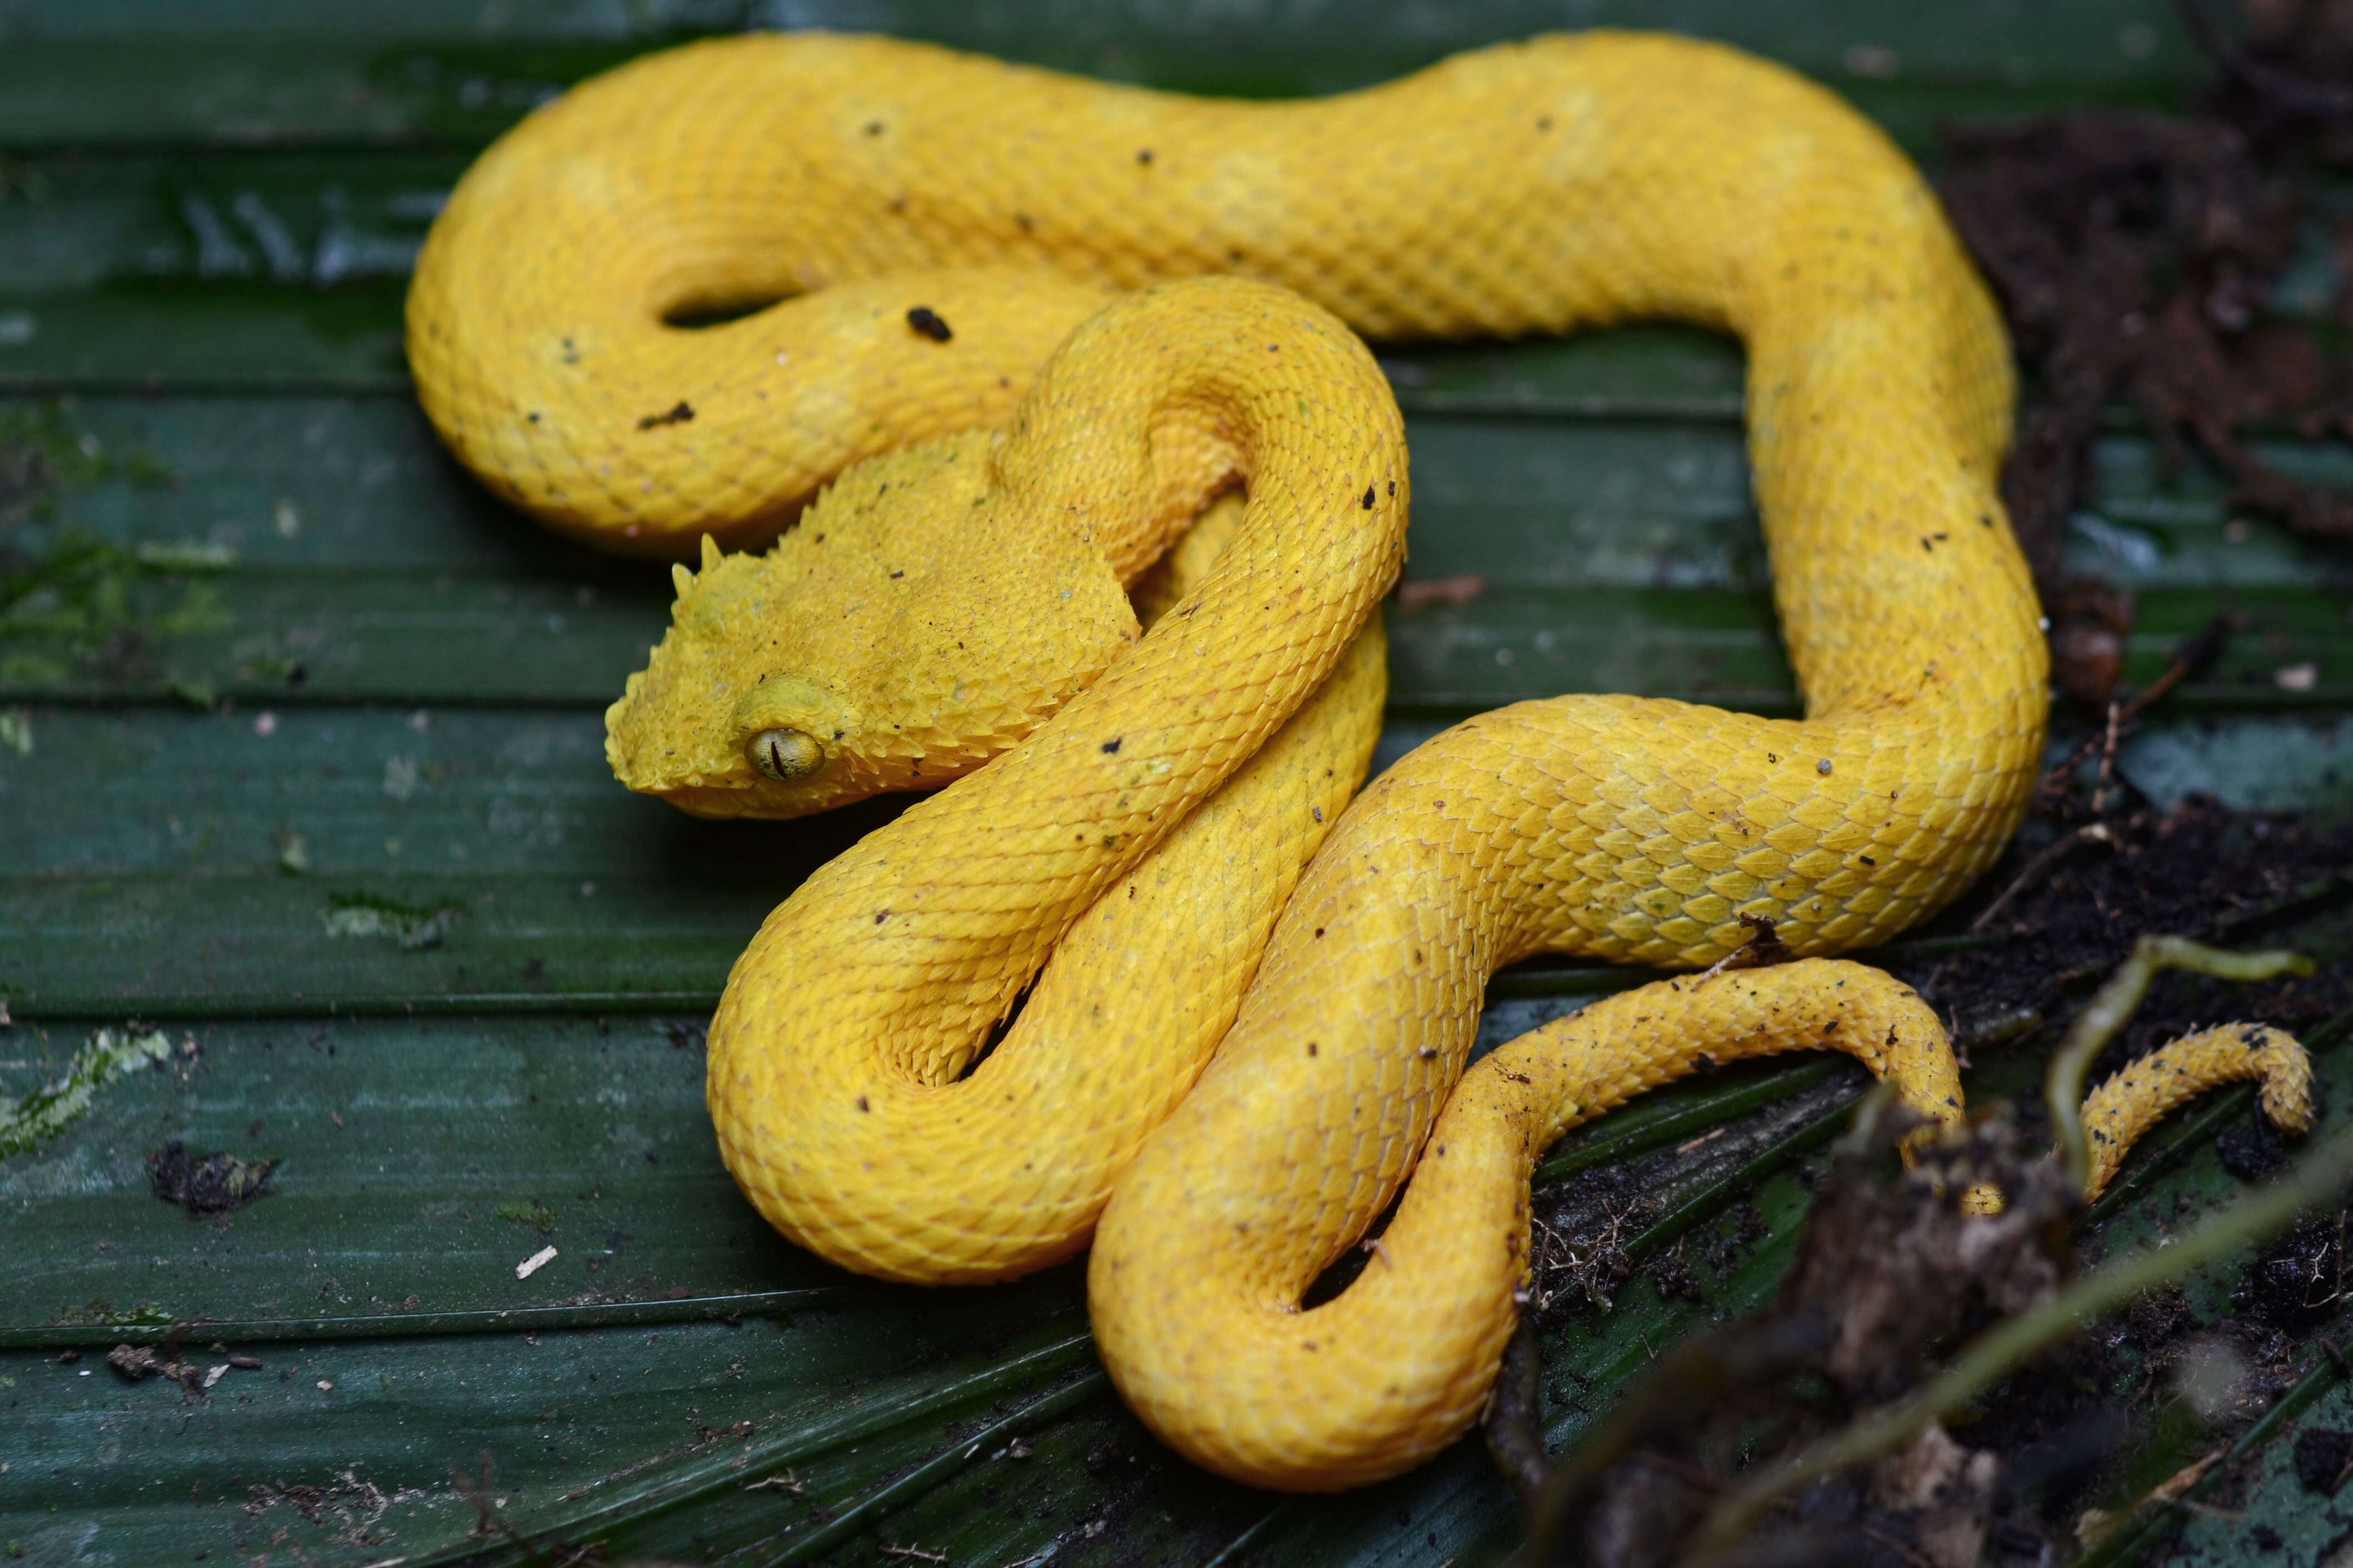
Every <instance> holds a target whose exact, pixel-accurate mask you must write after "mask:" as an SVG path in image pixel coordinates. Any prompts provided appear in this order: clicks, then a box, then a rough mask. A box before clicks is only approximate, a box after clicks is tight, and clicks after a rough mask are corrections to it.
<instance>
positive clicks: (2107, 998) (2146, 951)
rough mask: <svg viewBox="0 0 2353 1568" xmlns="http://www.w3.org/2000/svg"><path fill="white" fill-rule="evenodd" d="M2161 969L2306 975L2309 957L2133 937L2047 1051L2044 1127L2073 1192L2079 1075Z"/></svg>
mask: <svg viewBox="0 0 2353 1568" xmlns="http://www.w3.org/2000/svg"><path fill="white" fill-rule="evenodd" d="M2163 969H2187V970H2189V971H2191V972H2192V973H2199V974H2211V975H2214V976H2217V977H2218V978H2220V979H2223V980H2240V981H2247V980H2271V979H2274V978H2276V977H2278V976H2279V975H2282V974H2309V973H2312V960H2310V959H2308V958H2306V957H2305V956H2304V955H2303V954H2302V953H2298V952H2278V951H2274V952H2223V951H2222V950H2221V948H2215V947H2208V946H2207V945H2205V944H2204V943H2203V942H2191V941H2190V940H2189V938H2187V937H2179V936H2145V937H2143V938H2141V939H2140V941H2138V942H2135V943H2134V944H2133V950H2132V956H2131V957H2129V958H2127V959H2126V960H2125V961H2124V963H2121V964H2119V965H2117V966H2116V973H2114V974H2112V975H2110V976H2109V977H2108V983H2107V984H2105V985H2103V986H2101V987H2100V990H2099V994H2097V995H2095V996H2094V997H2093V998H2092V1004H2091V1005H2090V1006H2088V1007H2086V1008H2084V1011H2083V1014H2082V1016H2079V1017H2078V1018H2077V1019H2076V1020H2075V1026H2074V1027H2073V1029H2070V1030H2069V1031H2068V1032H2067V1043H2066V1044H2065V1045H2063V1046H2061V1047H2059V1050H2058V1053H2057V1054H2056V1055H2054V1056H2053V1057H2052V1058H2051V1071H2050V1073H2049V1075H2048V1076H2047V1077H2046V1078H2045V1079H2043V1084H2042V1098H2043V1103H2044V1104H2045V1105H2046V1106H2047V1107H2048V1108H2049V1109H2050V1112H2051V1128H2052V1133H2053V1135H2054V1137H2053V1141H2054V1142H2056V1143H2057V1144H2058V1146H2059V1152H2060V1154H2061V1156H2062V1157H2063V1158H2064V1159H2065V1160H2066V1162H2067V1173H2068V1177H2069V1179H2070V1180H2072V1181H2073V1183H2074V1184H2075V1189H2076V1190H2077V1191H2078V1192H2081V1191H2082V1190H2083V1186H2084V1181H2085V1179H2086V1178H2088V1177H2089V1176H2090V1174H2091V1172H2092V1145H2091V1141H2090V1140H2089V1139H2087V1138H2085V1137H2084V1117H2083V1106H2084V1074H2085V1073H2086V1072H2088V1071H2089V1070H2090V1069H2091V1066H2092V1058H2094V1057H2096V1056H2098V1055H2099V1054H2100V1049H2101V1047H2104V1046H2105V1045H2106V1044H2107V1043H2108V1042H2109V1041H2110V1040H2112V1039H2114V1038H2116V1031H2117V1030H2119V1029H2121V1028H2123V1027H2124V1026H2126V1024H2127V1023H2129V1022H2131V1020H2132V1016H2133V1015H2134V1014H2135V1013H2137V1012H2138V1011H2139V1010H2140V1004H2141V998H2142V997H2144V996H2146V995H2147V994H2148V987H2149V983H2150V982H2151V981H2153V980H2155V979H2156V978H2157V975H2158V971H2159V970H2163Z"/></svg>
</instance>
